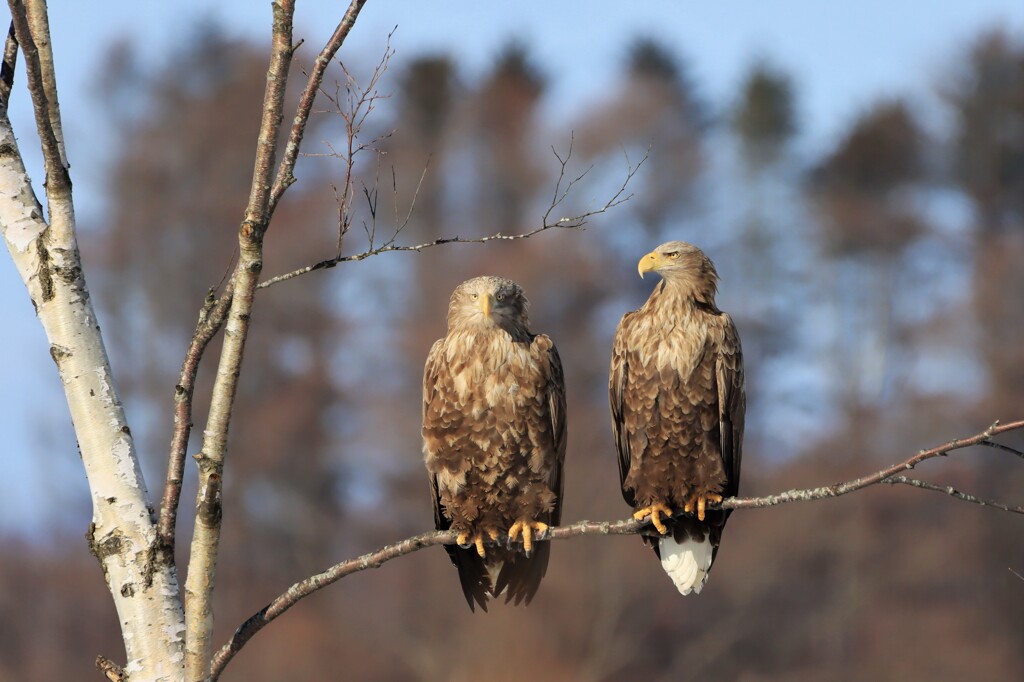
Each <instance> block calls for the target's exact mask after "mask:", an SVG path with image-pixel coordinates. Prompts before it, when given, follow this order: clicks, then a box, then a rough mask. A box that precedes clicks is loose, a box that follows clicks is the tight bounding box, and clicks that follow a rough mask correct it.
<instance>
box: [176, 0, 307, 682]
mask: <svg viewBox="0 0 1024 682" xmlns="http://www.w3.org/2000/svg"><path fill="white" fill-rule="evenodd" d="M272 7H273V13H274V16H273V32H272V38H271V55H270V65H269V67H268V69H267V85H266V90H265V92H264V97H263V116H262V119H261V121H260V130H259V137H258V140H257V145H256V161H255V165H254V168H253V179H252V187H251V190H250V193H249V202H248V205H247V206H246V210H245V219H244V220H243V221H242V225H241V227H240V229H239V231H238V245H239V256H238V263H237V264H236V266H235V270H234V273H233V274H232V277H231V284H230V286H231V287H232V295H231V297H230V307H229V308H228V313H227V321H226V323H225V330H224V345H223V348H222V350H221V356H220V362H219V363H218V365H217V375H216V378H215V379H214V385H213V393H212V395H211V398H210V412H209V415H208V417H207V424H206V430H205V431H204V434H203V436H204V438H203V450H202V452H200V453H199V454H198V455H196V461H197V463H198V465H199V490H198V492H197V495H196V518H195V528H194V530H193V535H192V547H191V552H190V556H189V567H188V579H187V581H186V583H185V629H186V630H185V675H186V679H187V680H189V682H201V681H202V680H206V679H209V677H210V651H211V639H210V638H211V634H212V632H213V615H214V614H213V607H212V603H211V602H212V597H213V588H214V584H215V582H216V572H217V552H218V549H219V546H220V530H221V489H222V482H223V472H224V459H225V455H226V452H227V439H228V429H229V426H230V423H231V413H232V406H233V404H234V400H235V395H236V393H237V391H238V377H239V373H240V371H241V366H242V356H243V352H244V350H245V342H246V339H247V337H248V333H249V321H250V316H251V314H252V305H253V292H254V290H255V288H256V283H257V281H258V279H259V274H260V271H261V270H262V268H263V237H264V234H265V233H266V230H267V227H268V221H269V218H270V210H269V203H270V194H271V180H272V175H273V165H274V161H275V157H276V153H277V140H278V133H279V132H280V127H281V121H282V119H283V110H284V93H285V87H286V85H287V82H288V68H289V65H290V64H291V57H292V53H293V48H292V20H293V16H294V13H295V0H276V2H274V3H273V6H272ZM187 363H188V360H187V359H186V364H187Z"/></svg>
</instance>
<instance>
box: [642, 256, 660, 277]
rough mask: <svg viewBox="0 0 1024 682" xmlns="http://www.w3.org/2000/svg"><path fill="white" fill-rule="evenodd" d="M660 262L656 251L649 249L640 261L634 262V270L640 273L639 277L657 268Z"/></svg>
mask: <svg viewBox="0 0 1024 682" xmlns="http://www.w3.org/2000/svg"><path fill="white" fill-rule="evenodd" d="M659 264H660V259H659V256H658V253H657V252H656V251H651V252H650V253H649V254H647V255H646V256H644V257H643V258H641V259H640V262H639V263H637V264H636V271H637V272H639V273H640V279H643V278H644V273H645V272H651V271H652V270H657V269H658V265H659Z"/></svg>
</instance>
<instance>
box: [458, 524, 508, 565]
mask: <svg viewBox="0 0 1024 682" xmlns="http://www.w3.org/2000/svg"><path fill="white" fill-rule="evenodd" d="M484 533H487V537H489V538H490V539H491V540H497V539H498V537H499V535H500V533H498V531H497V530H496V529H494V528H485V529H484V532H483V533H474V534H473V535H470V533H469V531H467V530H464V531H461V532H460V533H459V534H458V535H457V536H456V537H455V543H456V544H457V545H458V546H459V547H461V548H462V549H469V548H470V547H476V553H477V554H479V555H480V556H481V558H482V557H485V556H487V550H486V549H485V548H484Z"/></svg>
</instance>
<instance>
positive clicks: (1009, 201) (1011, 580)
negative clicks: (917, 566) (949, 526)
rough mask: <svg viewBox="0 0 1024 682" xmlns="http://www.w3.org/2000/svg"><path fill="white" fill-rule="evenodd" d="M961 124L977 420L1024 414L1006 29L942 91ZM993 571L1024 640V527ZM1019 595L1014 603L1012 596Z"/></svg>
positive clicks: (1014, 106)
mask: <svg viewBox="0 0 1024 682" xmlns="http://www.w3.org/2000/svg"><path fill="white" fill-rule="evenodd" d="M942 94H943V95H944V97H945V99H946V101H947V103H948V104H949V106H950V107H951V108H952V111H953V113H954V116H955V126H954V128H953V130H952V135H951V137H952V140H951V146H952V149H953V154H952V159H951V162H952V168H953V175H954V177H955V178H956V179H957V181H958V182H959V183H960V186H961V187H962V188H963V190H964V192H966V193H967V195H968V196H969V197H970V198H971V200H972V202H973V205H974V208H975V224H974V226H973V227H974V239H975V242H976V243H975V245H974V254H973V260H974V263H973V295H972V296H971V297H970V313H971V314H972V317H973V323H974V325H976V330H977V331H976V334H975V341H976V343H977V345H978V349H979V351H980V354H981V357H982V358H983V360H984V362H985V365H986V369H987V375H988V376H987V379H988V381H987V386H986V392H985V393H986V398H985V399H984V400H983V401H982V402H981V404H980V405H978V407H977V408H976V409H977V411H978V412H983V413H985V414H987V415H989V418H991V416H992V415H993V414H995V415H996V416H999V415H1004V414H1007V410H1008V409H1009V408H1008V406H1011V405H1012V406H1019V405H1024V343H1021V339H1022V338H1024V294H1022V292H1024V268H1022V267H1021V263H1024V42H1022V41H1021V40H1020V39H1019V38H1017V39H1016V40H1012V39H1011V38H1010V36H1008V35H1007V34H1006V33H1005V32H1004V31H1002V30H999V29H997V30H994V31H990V32H988V33H985V34H983V35H981V36H979V37H978V38H977V39H976V40H975V41H974V43H973V45H972V46H971V47H970V50H969V52H968V53H967V55H966V59H965V60H964V66H963V68H962V69H961V70H960V73H959V74H958V77H956V78H954V79H951V83H950V84H949V85H945V86H943V88H942ZM1015 440H1016V443H1015V444H1016V445H1017V446H1018V447H1024V439H1022V438H1019V437H1018V438H1017V439H1015ZM1016 465H1019V462H1016V461H1013V459H1012V458H1005V459H1004V458H992V459H991V460H989V461H987V462H986V463H985V465H984V467H983V469H982V472H983V474H982V483H983V486H984V488H985V491H986V493H988V494H991V495H1019V493H1020V491H1021V490H1022V489H1024V474H1022V473H1021V471H1020V467H1019V466H1016ZM982 536H983V537H984V540H985V542H984V546H983V551H984V553H985V554H986V556H987V557H988V560H989V561H990V562H991V564H992V565H994V566H1006V567H1008V568H1009V569H1010V570H1011V571H1015V572H1016V575H1014V573H1011V572H1010V571H1006V570H1004V571H1001V572H999V573H997V574H995V575H993V576H990V577H989V578H988V580H987V581H986V583H985V590H984V591H985V596H986V598H987V599H986V602H987V603H988V604H989V606H990V608H991V609H992V611H993V614H996V615H997V616H998V620H999V622H1001V623H1002V626H1003V627H1005V628H1006V629H1008V630H1009V631H1011V632H1016V633H1018V635H1019V633H1022V632H1024V590H1021V589H1020V586H1021V585H1022V584H1024V583H1021V581H1020V578H1019V576H1020V575H1024V543H1021V542H1020V541H1019V538H1020V528H1019V524H1013V523H1007V522H1006V521H1005V520H1004V519H998V518H997V519H992V521H991V523H989V524H987V525H986V527H985V531H984V533H983V534H982ZM1008 592H1009V594H1011V595H1012V597H1011V598H1009V599H1008V598H1007V596H1006V595H1007V593H1008ZM1017 652H1018V657H1017V663H1018V668H1019V669H1024V653H1022V652H1024V640H1021V639H1020V637H1019V636H1018V647H1017Z"/></svg>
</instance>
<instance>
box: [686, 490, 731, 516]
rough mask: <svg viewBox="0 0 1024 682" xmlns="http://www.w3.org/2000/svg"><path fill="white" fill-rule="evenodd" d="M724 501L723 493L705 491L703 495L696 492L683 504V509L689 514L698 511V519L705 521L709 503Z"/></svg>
mask: <svg viewBox="0 0 1024 682" xmlns="http://www.w3.org/2000/svg"><path fill="white" fill-rule="evenodd" d="M721 501H722V496H721V495H716V494H715V493H705V494H703V495H700V494H697V493H694V494H693V495H691V496H690V499H689V500H687V501H686V504H685V505H684V506H683V511H684V512H686V513H687V514H690V513H693V512H694V511H696V512H697V520H698V521H703V520H704V516H705V513H704V512H705V510H706V509H707V506H708V503H709V502H710V503H711V504H716V503H718V502H721Z"/></svg>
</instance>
